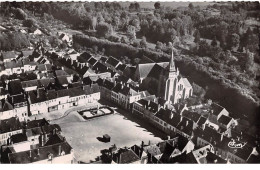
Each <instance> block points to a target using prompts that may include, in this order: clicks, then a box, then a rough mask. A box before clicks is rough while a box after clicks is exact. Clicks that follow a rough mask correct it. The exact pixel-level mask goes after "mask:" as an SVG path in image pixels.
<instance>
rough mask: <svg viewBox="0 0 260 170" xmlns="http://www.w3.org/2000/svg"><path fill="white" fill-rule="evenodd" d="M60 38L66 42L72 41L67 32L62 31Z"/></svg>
mask: <svg viewBox="0 0 260 170" xmlns="http://www.w3.org/2000/svg"><path fill="white" fill-rule="evenodd" d="M59 39H60V40H62V41H64V42H66V43H70V42H71V41H72V40H71V38H70V37H69V36H68V35H67V34H65V33H61V34H60V36H59Z"/></svg>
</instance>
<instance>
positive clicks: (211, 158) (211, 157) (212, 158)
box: [205, 152, 227, 164]
mask: <svg viewBox="0 0 260 170" xmlns="http://www.w3.org/2000/svg"><path fill="white" fill-rule="evenodd" d="M205 160H206V162H205V163H208V164H213V163H217V164H226V163H227V161H226V160H224V159H222V158H221V157H219V156H217V155H216V154H214V153H212V152H208V153H207V155H206V157H205Z"/></svg>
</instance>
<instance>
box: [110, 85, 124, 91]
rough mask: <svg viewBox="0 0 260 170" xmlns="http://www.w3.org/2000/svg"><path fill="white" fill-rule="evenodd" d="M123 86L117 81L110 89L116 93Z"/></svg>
mask: <svg viewBox="0 0 260 170" xmlns="http://www.w3.org/2000/svg"><path fill="white" fill-rule="evenodd" d="M122 88H123V85H122V84H120V83H117V84H116V86H115V87H114V88H113V89H112V91H113V92H115V93H118V92H119V91H120V90H121V89H122Z"/></svg>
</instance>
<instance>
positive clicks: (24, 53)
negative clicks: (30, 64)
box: [22, 50, 33, 57]
mask: <svg viewBox="0 0 260 170" xmlns="http://www.w3.org/2000/svg"><path fill="white" fill-rule="evenodd" d="M22 53H23V57H29V56H30V55H32V54H33V50H26V51H22Z"/></svg>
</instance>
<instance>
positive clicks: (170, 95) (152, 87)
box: [133, 53, 193, 104]
mask: <svg viewBox="0 0 260 170" xmlns="http://www.w3.org/2000/svg"><path fill="white" fill-rule="evenodd" d="M133 79H134V80H135V81H138V82H139V84H140V87H143V88H146V89H148V90H149V91H150V92H151V93H152V94H155V95H157V97H161V98H163V99H164V100H165V101H166V103H168V104H176V103H178V102H179V101H180V100H183V99H187V98H189V97H191V96H192V93H193V89H192V86H191V84H190V82H189V81H188V79H187V78H184V77H182V76H181V75H180V73H179V70H178V68H177V67H176V66H175V62H174V58H173V53H172V56H171V59H170V62H161V63H145V64H138V65H137V67H136V70H135V73H134V75H133Z"/></svg>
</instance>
